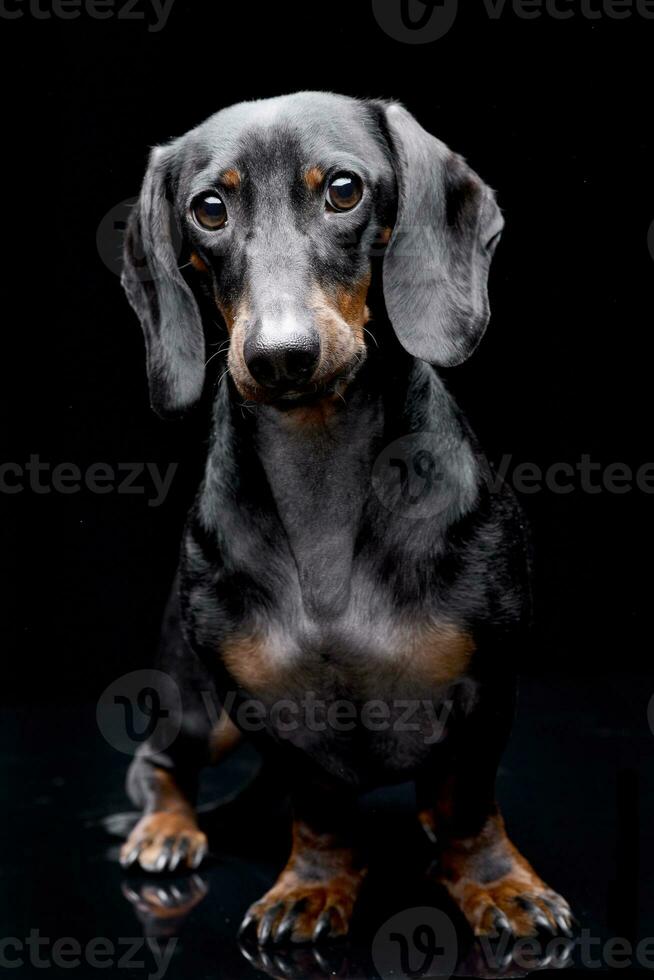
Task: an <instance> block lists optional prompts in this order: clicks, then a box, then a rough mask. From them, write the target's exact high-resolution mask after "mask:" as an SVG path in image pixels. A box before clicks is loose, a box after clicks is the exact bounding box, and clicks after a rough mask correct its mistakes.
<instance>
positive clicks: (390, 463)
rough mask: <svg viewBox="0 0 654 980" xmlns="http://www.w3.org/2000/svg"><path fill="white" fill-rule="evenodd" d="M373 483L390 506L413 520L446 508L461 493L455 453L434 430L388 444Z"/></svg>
mask: <svg viewBox="0 0 654 980" xmlns="http://www.w3.org/2000/svg"><path fill="white" fill-rule="evenodd" d="M372 485H373V489H374V491H375V493H376V494H377V496H378V498H379V499H380V500H381V502H382V504H383V505H384V507H386V508H387V510H390V511H393V512H394V513H397V514H400V515H401V516H402V517H406V518H408V519H410V520H422V519H424V518H428V517H434V516H435V515H436V514H441V513H443V512H445V511H447V510H448V509H449V508H450V507H452V506H456V502H457V500H458V498H459V495H460V493H461V480H460V474H459V475H457V472H456V469H455V460H454V456H453V453H452V451H451V449H448V448H447V447H443V440H442V437H441V436H439V435H438V434H437V433H435V432H414V433H412V434H411V435H407V436H402V438H401V439H396V440H395V442H392V443H390V445H388V446H386V448H385V449H384V450H383V451H382V452H381V453H380V454H379V456H378V457H377V460H376V462H375V465H374V467H373V470H372Z"/></svg>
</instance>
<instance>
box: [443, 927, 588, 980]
mask: <svg viewBox="0 0 654 980" xmlns="http://www.w3.org/2000/svg"><path fill="white" fill-rule="evenodd" d="M574 948H575V940H574V939H568V938H567V937H559V938H556V939H551V938H550V939H549V941H548V940H547V939H545V938H542V939H541V938H536V937H530V938H523V939H517V940H515V941H511V939H510V938H509V937H508V936H507V935H506V934H504V935H499V936H497V937H490V936H489V937H487V938H484V939H477V940H476V941H475V943H474V945H473V946H472V947H471V949H470V951H469V952H468V954H467V956H466V957H465V959H464V960H463V961H462V962H460V963H459V964H458V966H457V970H456V972H457V974H459V973H461V974H462V975H464V976H470V977H480V978H489V980H490V978H497V980H501V978H503V977H524V976H526V975H528V974H529V973H532V972H535V971H537V970H545V969H547V970H564V969H566V968H567V967H569V966H571V964H572V954H573V951H574Z"/></svg>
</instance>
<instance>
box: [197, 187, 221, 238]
mask: <svg viewBox="0 0 654 980" xmlns="http://www.w3.org/2000/svg"><path fill="white" fill-rule="evenodd" d="M191 211H192V212H193V217H194V218H195V220H196V221H197V223H198V224H199V225H200V227H201V228H204V229H205V231H219V230H220V229H221V228H224V227H225V225H226V224H227V208H226V207H225V202H224V201H223V199H222V197H219V196H218V194H200V196H199V197H196V198H195V200H194V201H193V204H192V205H191Z"/></svg>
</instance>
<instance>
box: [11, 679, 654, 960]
mask: <svg viewBox="0 0 654 980" xmlns="http://www.w3.org/2000/svg"><path fill="white" fill-rule="evenodd" d="M648 684H649V682H648V681H645V680H644V679H639V678H633V679H629V680H625V679H624V678H620V679H610V678H606V679H599V680H598V679H594V680H593V681H588V680H587V679H583V680H582V679H571V678H569V677H568V678H560V679H557V678H549V679H547V681H543V680H538V681H536V680H529V679H525V680H523V684H522V690H521V698H520V707H519V713H518V718H517V721H516V725H515V728H514V732H513V737H512V739H511V743H510V746H509V749H508V751H507V754H506V756H505V760H504V764H503V767H502V770H501V772H500V778H499V798H500V801H501V803H502V805H503V808H504V811H505V815H506V818H507V823H508V826H509V830H510V832H511V835H512V836H513V838H514V840H515V841H516V843H517V844H518V845H519V846H520V848H521V849H522V850H523V851H524V852H525V854H526V855H527V856H528V858H529V859H530V860H531V861H532V863H533V864H534V865H535V867H536V869H537V870H538V871H539V873H540V874H541V875H542V876H543V877H544V878H545V879H546V880H547V881H548V882H549V883H550V884H551V885H552V886H553V887H555V888H556V889H557V890H558V891H560V892H561V893H562V894H564V895H565V896H566V897H567V898H568V900H569V901H570V903H571V904H572V906H573V910H574V912H575V914H576V916H577V918H578V920H579V934H578V936H577V938H576V940H575V941H574V942H572V943H568V944H567V945H566V943H565V942H564V941H562V940H559V941H557V942H556V943H554V944H552V943H548V942H547V939H546V938H543V940H542V941H541V942H540V943H538V944H537V945H533V944H532V945H531V946H529V947H525V946H520V945H519V946H518V948H513V949H512V948H511V947H510V946H509V945H508V944H507V943H506V941H505V940H504V939H502V937H500V938H499V939H498V940H496V941H493V942H488V943H486V944H483V945H482V944H479V943H474V942H473V941H472V938H471V937H470V936H469V934H468V933H467V930H466V929H465V927H464V925H463V923H462V922H461V921H460V919H459V917H458V916H457V914H456V912H455V910H454V909H453V908H452V906H451V905H449V903H448V902H447V900H446V898H445V897H444V896H443V895H442V894H441V893H440V892H439V891H438V889H437V888H436V887H435V886H434V885H432V884H431V883H430V881H429V877H428V875H426V874H425V872H426V870H427V869H428V867H429V865H430V862H431V860H432V854H431V851H430V847H429V845H428V843H427V841H426V840H425V839H423V836H422V833H421V831H420V830H419V829H418V827H417V824H416V822H415V820H414V818H413V815H412V810H411V806H412V794H411V789H410V787H398V788H396V789H393V790H392V791H385V792H383V793H379V794H375V795H373V796H370V797H368V798H366V799H365V800H364V801H363V805H364V808H365V811H366V814H365V815H366V819H367V820H368V825H369V827H370V837H369V842H370V849H371V853H372V869H371V873H370V876H369V879H368V882H367V886H366V890H365V893H364V895H363V898H362V900H361V902H360V907H359V913H358V917H357V921H356V923H355V928H354V932H353V936H352V939H351V941H348V942H347V943H342V944H334V945H332V946H327V947H325V948H321V950H320V952H318V953H314V952H313V951H311V950H310V949H302V948H300V949H296V950H292V949H290V950H289V949H286V950H281V951H275V952H272V951H270V952H268V953H260V952H259V951H257V950H256V949H255V948H252V947H247V948H245V947H242V946H240V945H239V943H238V940H237V938H236V934H237V929H238V926H239V924H240V921H241V919H242V917H243V914H244V913H245V911H246V909H247V908H248V906H249V905H250V903H251V902H253V901H254V900H256V899H257V898H259V897H260V896H261V895H262V894H263V892H264V891H265V890H266V889H267V888H268V887H269V886H270V884H271V883H272V881H273V880H274V878H275V875H276V873H277V871H278V870H279V869H280V867H281V866H282V865H283V863H284V860H285V857H286V849H287V837H288V825H287V819H286V817H285V815H284V814H283V813H279V812H278V813H272V812H266V811H265V809H262V810H261V811H260V812H256V813H243V812H242V811H241V812H239V811H238V810H236V811H233V812H232V815H231V816H229V817H225V816H224V815H223V816H221V815H220V812H218V813H216V812H215V811H211V810H206V811H205V812H204V814H203V823H204V825H205V827H206V828H207V829H208V830H209V833H210V839H211V844H212V853H211V857H210V859H209V860H208V861H207V862H206V864H205V865H203V866H202V867H201V868H200V869H199V870H198V871H197V872H196V873H195V874H193V875H184V876H177V877H167V878H161V879H158V878H152V877H148V876H146V875H143V874H134V875H130V874H126V873H125V872H123V871H122V870H121V869H120V867H119V865H118V863H117V861H116V855H117V851H118V846H119V841H118V839H117V838H116V837H114V836H112V835H111V834H110V833H109V831H108V829H107V818H111V817H112V815H115V814H116V813H120V812H123V813H124V812H125V811H126V810H127V809H128V804H127V802H126V798H125V796H124V791H123V779H124V773H125V769H126V766H127V764H128V762H129V760H128V758H127V757H126V756H121V755H120V754H118V753H117V752H116V750H115V749H113V748H111V747H110V746H109V745H108V744H107V743H106V742H105V741H104V740H103V738H102V736H101V735H100V732H99V731H98V729H97V727H96V724H95V713H94V707H93V706H88V707H85V708H71V707H69V706H67V707H61V708H59V709H56V710H55V709H53V708H44V707H38V708H36V707H35V708H31V709H28V708H12V709H5V710H3V712H2V727H3V740H2V744H3V749H2V756H1V760H0V761H1V764H2V770H3V773H2V792H3V805H2V811H3V829H4V833H3V834H2V852H3V853H2V870H1V874H2V884H3V887H2V898H1V903H2V905H1V908H2V926H1V936H2V937H4V941H3V942H2V943H1V944H0V949H1V952H0V963H1V965H2V966H4V967H5V968H7V967H11V968H12V973H11V974H10V975H14V976H31V975H35V976H42V975H43V970H44V969H48V971H49V972H48V975H49V976H58V975H60V974H61V975H62V976H64V975H65V976H68V977H75V976H79V977H83V978H84V980H86V978H88V977H95V976H99V977H103V976H104V977H109V976H113V975H116V976H118V977H125V978H127V977H139V978H145V977H151V978H157V980H158V978H160V977H163V976H165V977H167V978H170V980H175V978H184V980H187V978H189V980H191V978H192V980H201V978H220V980H223V978H224V980H238V978H253V977H265V976H273V977H280V978H289V977H290V978H292V977H298V978H303V980H307V978H313V977H325V976H332V977H370V978H373V977H383V978H387V977H388V978H390V977H393V978H397V980H401V978H402V977H412V978H415V977H428V976H430V977H436V976H450V975H461V976H495V975H499V976H521V975H525V974H526V973H528V972H530V970H532V969H536V968H543V967H546V968H549V969H555V968H565V967H569V966H570V965H573V966H576V967H580V968H586V969H589V970H590V969H593V970H595V972H597V971H598V970H600V969H608V968H609V967H611V966H620V965H622V966H625V965H627V964H630V965H632V966H633V967H634V968H636V967H641V968H642V967H648V966H649V967H650V968H654V940H650V941H649V943H648V942H647V940H648V938H649V937H652V936H654V875H653V874H652V868H653V862H652V858H653V856H654V844H653V839H652V834H653V830H652V828H653V826H654V820H653V809H654V766H652V757H653V755H654V735H653V734H652V732H651V731H650V728H649V725H648V719H647V709H648V704H649V701H650V698H651V696H652V689H651V685H650V686H649V687H648ZM253 765H254V760H253V756H252V755H251V754H250V753H249V752H248V750H247V749H246V750H245V751H241V753H240V754H239V755H238V756H235V757H233V758H232V759H231V760H230V761H229V762H228V763H225V764H224V767H223V769H222V770H221V771H220V774H218V773H211V774H209V775H208V778H207V783H206V785H205V786H204V787H203V798H204V799H205V800H210V799H212V798H215V796H216V795H221V796H223V795H224V794H225V791H226V790H228V789H230V788H233V787H235V786H237V784H238V783H239V782H242V781H243V780H245V779H246V778H247V776H248V773H249V772H250V771H251V770H252V767H253ZM109 827H110V828H111V827H113V828H114V829H115V821H114V823H113V824H112V821H111V820H109Z"/></svg>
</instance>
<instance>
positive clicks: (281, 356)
mask: <svg viewBox="0 0 654 980" xmlns="http://www.w3.org/2000/svg"><path fill="white" fill-rule="evenodd" d="M243 356H244V358H245V363H246V366H247V369H248V371H249V372H250V374H251V375H252V377H253V378H254V380H255V381H256V382H257V384H260V385H261V386H262V387H264V388H278V389H280V390H288V389H292V388H294V387H295V386H297V385H302V384H306V382H307V381H309V380H310V379H311V376H312V374H313V372H314V371H315V369H316V367H317V364H318V361H319V359H320V338H319V337H318V334H317V333H316V331H315V330H295V331H291V330H284V331H274V330H259V331H256V330H255V331H253V332H252V333H251V334H250V335H249V336H248V337H247V338H246V340H245V343H244V345H243Z"/></svg>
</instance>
